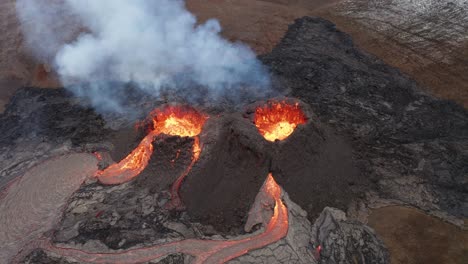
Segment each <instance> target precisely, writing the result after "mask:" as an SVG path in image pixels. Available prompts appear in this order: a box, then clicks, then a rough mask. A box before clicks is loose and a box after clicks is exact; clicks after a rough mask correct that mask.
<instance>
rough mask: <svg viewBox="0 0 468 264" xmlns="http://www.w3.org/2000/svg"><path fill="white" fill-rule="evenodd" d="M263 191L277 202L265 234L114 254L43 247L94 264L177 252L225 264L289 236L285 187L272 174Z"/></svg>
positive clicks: (138, 260) (198, 260) (142, 259)
mask: <svg viewBox="0 0 468 264" xmlns="http://www.w3.org/2000/svg"><path fill="white" fill-rule="evenodd" d="M260 191H261V192H263V193H264V194H265V196H266V197H268V198H269V199H273V200H274V209H273V216H272V217H271V219H270V221H269V223H268V224H267V226H266V228H265V230H264V231H263V232H262V233H260V234H257V235H254V236H251V237H247V238H243V239H238V240H227V241H221V240H197V239H187V240H182V241H177V242H172V243H168V244H162V245H157V246H152V247H146V248H138V249H131V250H127V251H119V252H111V253H108V252H107V253H98V252H86V251H82V250H78V249H73V248H64V247H57V246H54V245H51V244H49V243H48V242H46V241H44V242H43V244H42V245H41V247H42V248H43V249H44V250H46V251H49V252H51V253H54V254H57V255H59V256H66V257H69V258H72V259H75V260H78V261H83V262H90V263H141V262H147V261H151V260H155V259H159V258H161V257H164V256H167V255H170V254H174V253H184V254H188V255H191V256H194V257H195V261H194V263H195V264H201V263H207V264H209V263H225V262H227V261H229V260H231V259H234V258H236V257H239V256H242V255H244V254H246V253H248V252H249V251H252V250H255V249H259V248H263V247H265V246H267V245H269V244H271V243H274V242H276V241H278V240H280V239H282V238H283V237H285V236H286V235H287V233H288V227H289V226H288V209H287V207H286V206H285V204H284V203H283V201H282V199H281V194H282V192H281V188H280V186H279V185H278V184H277V183H276V182H275V180H274V179H273V176H272V175H271V174H270V175H268V177H267V179H266V181H265V183H264V185H263V186H262V189H261V190H260Z"/></svg>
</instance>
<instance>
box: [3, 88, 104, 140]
mask: <svg viewBox="0 0 468 264" xmlns="http://www.w3.org/2000/svg"><path fill="white" fill-rule="evenodd" d="M104 126H105V121H104V119H103V118H102V117H101V115H99V114H97V113H96V112H95V111H94V110H93V109H92V108H90V107H86V106H83V104H82V102H81V101H79V100H77V99H76V98H74V97H73V96H72V95H71V94H70V93H69V92H67V91H66V90H65V89H40V88H32V87H27V88H22V89H20V90H19V91H17V92H16V94H15V95H14V96H13V98H12V99H11V101H10V103H9V104H8V106H7V108H6V111H5V113H4V114H2V115H0V131H1V132H2V133H1V135H0V145H10V144H12V142H13V141H15V140H16V139H18V138H21V139H22V140H25V139H27V138H38V139H40V140H42V141H55V142H63V141H66V140H71V141H72V143H73V144H74V145H80V144H85V143H96V142H101V141H103V139H104V138H106V136H107V135H108V134H109V130H107V129H105V127H104Z"/></svg>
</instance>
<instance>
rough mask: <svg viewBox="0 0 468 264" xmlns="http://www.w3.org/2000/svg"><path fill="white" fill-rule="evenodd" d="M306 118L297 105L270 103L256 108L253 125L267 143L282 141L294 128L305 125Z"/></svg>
mask: <svg viewBox="0 0 468 264" xmlns="http://www.w3.org/2000/svg"><path fill="white" fill-rule="evenodd" d="M306 122H307V118H306V116H305V114H304V112H303V111H302V110H301V108H300V107H299V103H295V104H289V103H287V102H285V101H283V102H270V103H268V104H267V105H265V106H262V107H258V108H257V109H256V111H255V117H254V123H255V125H256V126H257V128H258V131H259V132H260V134H261V135H262V136H263V137H264V138H265V139H266V140H268V141H272V142H273V141H275V140H284V139H286V138H287V137H289V136H290V135H291V134H292V133H293V132H294V130H295V129H296V127H297V126H298V125H300V124H305V123H306Z"/></svg>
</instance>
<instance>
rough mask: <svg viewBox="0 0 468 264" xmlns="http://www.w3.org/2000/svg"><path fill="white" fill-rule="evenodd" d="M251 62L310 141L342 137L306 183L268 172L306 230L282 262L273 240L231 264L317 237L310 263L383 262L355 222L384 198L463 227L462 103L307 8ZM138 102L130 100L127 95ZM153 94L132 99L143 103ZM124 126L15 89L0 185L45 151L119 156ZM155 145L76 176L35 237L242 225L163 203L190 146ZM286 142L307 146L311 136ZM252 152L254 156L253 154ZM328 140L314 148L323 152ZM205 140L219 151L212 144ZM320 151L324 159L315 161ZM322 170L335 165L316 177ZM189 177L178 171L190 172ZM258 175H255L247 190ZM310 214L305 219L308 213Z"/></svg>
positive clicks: (162, 234) (118, 244)
mask: <svg viewBox="0 0 468 264" xmlns="http://www.w3.org/2000/svg"><path fill="white" fill-rule="evenodd" d="M261 59H262V61H263V62H264V63H265V64H266V65H267V66H268V67H269V68H270V70H271V72H272V75H273V77H274V80H275V86H276V87H278V90H281V91H284V92H283V95H285V96H288V97H295V98H298V99H300V100H302V101H303V102H305V104H308V105H309V106H310V110H311V112H312V113H313V115H314V116H315V117H316V118H317V120H316V121H317V124H319V123H320V129H321V130H324V131H327V132H326V133H325V134H326V135H328V136H325V137H322V138H321V140H325V141H324V142H325V143H321V144H322V145H333V146H338V147H339V146H342V149H341V150H342V151H341V152H340V155H342V157H340V158H339V159H336V155H334V154H333V153H334V152H331V154H330V153H328V154H325V153H324V154H323V155H322V156H320V155H321V153H320V152H319V153H318V155H319V157H322V158H323V157H325V159H324V160H325V161H323V162H322V161H320V162H319V164H320V166H321V169H320V170H304V171H305V172H304V173H306V174H307V175H303V177H304V178H305V179H310V180H307V181H297V182H295V181H294V179H292V178H291V179H289V178H288V173H284V175H283V176H281V175H279V177H278V178H279V179H278V182H279V183H280V184H281V185H282V186H283V187H284V189H285V191H286V192H287V193H288V194H289V197H291V200H292V202H295V203H297V204H298V205H299V206H300V207H301V208H302V209H304V210H305V212H307V218H306V217H305V216H306V214H305V212H304V211H302V210H301V209H300V208H298V207H297V208H296V207H295V205H293V204H292V203H290V204H289V207H290V208H289V209H290V212H292V211H295V213H291V215H296V216H297V219H299V220H297V221H298V222H300V223H301V224H299V225H297V226H296V227H295V228H297V229H299V230H301V231H300V232H305V233H307V234H306V236H307V238H305V239H304V238H302V239H292V238H289V240H288V239H286V240H284V241H282V242H281V241H280V242H278V243H279V245H286V246H287V248H290V249H291V252H293V253H291V254H287V256H285V257H284V256H283V257H284V258H282V257H281V256H278V254H279V252H278V251H283V252H284V250H278V248H281V247H278V246H277V245H276V246H272V248H271V247H267V248H266V249H264V250H263V251H260V252H259V251H254V252H252V253H249V255H250V256H244V259H242V257H241V258H239V259H238V260H237V261H238V262H237V263H310V262H305V257H304V256H305V255H307V254H309V257H310V256H311V255H313V254H314V253H315V251H314V250H316V247H317V246H318V245H322V246H324V249H323V252H321V256H319V257H318V258H317V259H320V261H322V263H338V261H340V260H341V261H344V262H341V263H354V262H353V261H354V260H355V259H359V260H361V261H362V263H387V262H388V261H389V260H388V256H387V253H386V250H385V247H384V246H383V245H382V243H381V241H380V240H379V239H378V238H376V237H375V235H374V234H373V231H372V230H371V229H370V228H368V227H366V226H364V225H363V224H362V222H363V223H365V222H366V221H367V214H368V213H369V209H371V208H377V207H381V206H384V205H389V204H397V205H407V206H411V207H414V208H418V209H421V210H423V211H425V212H428V213H430V214H432V215H435V216H437V217H440V218H442V219H443V220H445V221H448V222H451V223H453V224H455V225H458V226H462V225H463V221H462V219H463V218H466V217H468V200H467V199H468V198H467V197H468V195H467V194H468V162H467V160H468V112H467V111H466V110H464V109H463V108H462V107H461V106H459V105H457V104H456V103H453V102H450V101H445V100H440V99H435V98H433V97H431V96H429V95H427V94H425V93H424V92H422V90H421V89H420V87H419V86H418V85H417V84H416V83H415V82H414V81H413V80H411V79H409V78H408V77H406V76H405V75H403V74H401V73H400V72H399V71H398V70H396V69H394V68H392V67H389V66H387V65H385V64H384V63H382V62H381V61H380V60H379V59H377V58H375V57H373V56H371V55H369V54H366V53H364V52H362V51H360V50H359V49H357V48H356V47H355V46H354V45H353V42H352V40H351V39H350V37H349V36H348V35H346V34H344V33H342V32H339V31H337V30H336V28H335V27H334V25H333V24H331V23H330V22H328V21H325V20H323V19H319V18H310V17H306V18H303V19H299V20H297V21H296V22H295V24H294V25H292V26H290V28H289V31H288V33H287V34H286V36H285V37H284V38H283V40H282V41H281V43H280V44H279V45H278V46H277V47H276V48H275V49H274V50H273V51H272V52H271V53H269V54H267V55H264V56H262V57H261ZM138 101H139V100H136V101H135V102H134V103H135V104H139V102H138ZM162 103H163V102H162V101H155V102H151V103H149V104H145V105H143V106H142V109H143V112H145V110H147V112H149V111H150V110H151V109H152V108H154V107H156V106H158V105H161V104H162ZM244 121H245V120H244ZM312 121H313V120H312ZM246 122H248V120H247V121H246ZM311 125H312V126H313V125H314V123H313V122H312V123H311ZM132 129H133V123H131V122H128V121H127V120H124V119H121V118H118V117H117V116H115V117H111V116H101V115H99V114H96V113H95V112H94V111H93V110H92V109H91V108H89V107H86V106H83V102H82V101H81V100H79V99H76V98H73V97H72V96H71V95H70V94H68V93H66V92H65V91H64V90H60V89H59V90H42V89H37V88H24V89H22V90H20V91H18V92H17V93H16V95H15V96H14V98H13V100H12V101H11V102H10V104H9V105H8V106H7V110H6V111H5V113H4V114H3V115H1V116H0V132H1V133H0V147H1V154H0V155H1V156H0V168H1V171H0V177H1V178H0V189H1V188H2V187H3V186H5V184H6V183H7V182H8V181H9V180H11V179H12V178H14V177H16V176H18V175H21V174H23V173H24V172H25V171H26V170H27V169H29V168H31V167H32V166H34V165H35V164H38V163H40V162H41V161H43V160H45V159H47V158H48V157H52V156H57V155H61V154H64V153H69V152H95V151H99V152H102V153H105V152H110V153H111V155H112V157H113V158H114V159H118V158H119V156H120V157H121V156H122V155H125V154H122V153H128V152H130V151H131V149H132V148H133V147H135V145H136V144H138V140H139V139H141V137H142V134H139V133H136V132H130V131H133V130H132ZM125 131H129V132H128V134H126V137H127V139H122V135H123V134H124V135H125ZM296 132H301V130H300V129H299V130H298V131H296ZM322 133H323V132H322ZM237 134H240V135H242V133H237ZM312 135H314V134H312ZM292 139H293V138H292ZM166 140H167V139H166ZM243 140H244V141H242V140H238V139H235V138H234V139H233V141H232V142H234V143H236V144H241V143H242V142H249V140H255V139H245V138H243ZM327 140H328V141H327ZM168 142H169V144H167V145H166V146H165V148H166V149H165V150H164V151H160V152H158V151H155V153H154V154H153V155H154V160H153V161H152V162H150V166H149V167H148V168H147V169H146V170H145V171H144V172H143V173H142V175H140V177H138V178H137V179H135V180H134V181H132V182H130V183H127V184H124V185H120V186H111V187H108V186H101V185H99V184H97V183H94V182H87V183H85V184H84V185H83V186H82V187H81V188H80V189H79V190H78V191H77V192H76V193H75V194H74V195H73V196H72V198H71V199H70V203H69V204H68V206H67V208H66V209H65V213H64V216H63V219H62V221H61V223H60V224H59V226H57V228H56V230H54V231H55V232H53V234H52V235H50V234H49V235H50V236H51V237H52V238H53V241H54V242H57V243H65V244H69V245H80V246H83V247H84V248H86V247H94V248H104V249H128V248H131V247H135V246H148V245H152V244H154V243H161V241H172V240H177V239H186V238H205V237H212V236H219V237H224V238H227V237H235V236H238V235H245V234H246V232H245V230H243V228H242V227H243V225H244V224H245V222H246V221H247V219H246V217H239V219H235V220H232V219H226V218H225V217H224V218H223V217H219V218H216V219H219V222H218V223H216V222H214V223H213V222H210V223H204V221H205V222H206V221H207V220H206V219H200V218H199V217H197V215H196V214H195V215H191V214H190V212H191V210H190V206H189V208H188V209H189V211H188V212H173V211H168V210H166V209H165V208H164V204H165V203H167V201H168V198H169V197H168V193H167V192H165V191H164V189H167V188H168V186H169V185H170V184H171V182H172V181H171V180H169V179H168V177H163V176H164V174H167V175H169V174H171V173H169V172H170V171H171V170H173V171H174V174H172V175H176V174H177V172H178V171H180V170H182V168H183V167H184V166H185V163H187V159H188V158H189V151H190V150H189V148H190V144H189V143H190V142H186V140H183V139H177V138H175V139H169V141H168ZM171 142H172V143H171ZM228 142H230V141H228ZM239 142H240V143H239ZM298 142H299V143H297V144H307V142H312V143H314V142H317V140H310V141H307V140H305V139H300V140H298ZM284 143H287V142H284ZM312 143H311V144H312ZM154 144H155V146H156V149H157V150H159V149H161V147H158V142H157V141H156V143H154ZM275 144H276V143H275ZM297 144H296V145H297ZM314 144H316V143H314ZM322 145H321V146H322ZM307 147H308V146H307V145H305V146H304V149H307ZM252 148H253V149H254V150H255V151H257V152H258V151H264V150H265V149H264V148H263V147H258V148H257V149H255V147H252ZM335 148H336V147H330V148H326V150H330V151H337V150H336V149H335ZM179 149H181V154H180V157H179V159H180V161H179V162H176V163H174V164H176V165H174V166H173V167H170V166H171V165H169V167H170V168H169V167H168V164H171V163H170V162H161V160H167V161H171V160H172V159H174V157H175V155H176V152H177V151H178V150H179ZM213 149H214V150H217V149H218V150H220V151H224V152H226V149H225V148H224V147H223V145H222V144H221V145H220V146H218V145H215V147H214V148H213ZM320 149H323V148H320ZM338 151H339V150H338ZM292 152H293V150H285V151H284V153H286V154H287V153H292ZM280 153H281V151H280ZM158 155H159V156H158ZM238 155H243V153H240V154H238ZM327 155H330V156H331V157H334V158H335V159H332V158H326V157H327ZM273 156H274V155H273ZM314 157H315V156H314ZM159 158H160V159H159ZM221 158H223V157H221ZM284 158H285V159H287V157H284ZM272 159H273V160H274V159H275V158H272ZM340 159H342V160H340ZM276 160H278V157H276ZM317 160H321V159H319V158H317ZM201 161H203V157H202V158H201ZM158 162H159V163H158ZM184 162H185V163H184ZM304 162H306V161H304ZM276 163H277V164H280V165H277V166H274V167H273V169H277V170H278V171H281V167H282V166H286V165H287V164H286V165H281V162H280V161H277V162H276ZM203 164H210V163H209V161H207V162H204V163H203ZM221 164H222V163H221ZM101 165H105V164H101ZM305 165H307V164H305ZM349 168H351V169H349ZM267 169H272V167H270V168H267ZM261 170H262V168H260V169H259V171H261ZM158 171H163V172H164V173H162V174H163V175H162V176H161V175H159V176H158V175H155V176H154V177H153V176H152V175H153V174H157V173H158ZM209 171H210V170H208V172H209ZM195 172H196V170H195ZM202 172H203V170H202ZM330 172H336V173H334V174H333V177H330V176H331V175H330ZM347 172H348V173H351V174H349V175H348V174H347ZM279 173H280V172H279ZM194 174H196V175H197V176H198V175H200V173H194ZM190 176H191V175H188V177H189V178H188V181H193V180H194V179H193V178H190ZM265 176H266V175H265ZM290 177H298V176H297V175H293V176H290ZM157 178H160V179H163V178H164V181H157V180H155V179H157ZM207 179H209V177H208V178H207ZM260 183H261V181H257V182H256V183H255V185H256V187H259V185H260ZM307 184H309V185H310V186H307ZM198 189H202V188H201V187H198ZM204 191H206V190H204ZM184 192H185V191H184ZM184 192H182V194H184ZM203 195H207V194H206V193H201V194H200V197H203ZM231 195H232V194H231ZM250 195H252V194H250ZM182 198H183V197H182ZM253 198H254V197H248V199H241V200H240V202H241V203H244V204H243V206H244V207H242V208H244V210H247V209H246V208H245V207H246V206H247V208H248V207H249V206H250V205H251V204H252V203H253ZM288 199H289V198H288ZM219 202H222V199H221V200H220V201H219ZM326 206H328V207H336V208H339V209H341V210H343V211H345V212H347V217H346V216H345V215H344V213H343V212H341V211H339V210H337V209H326V210H325V211H323V209H324V208H325V207H326ZM227 209H230V210H232V208H227ZM209 213H210V214H213V212H209ZM193 216H195V217H193ZM227 220H231V221H234V222H231V223H230V227H232V228H230V227H226V228H224V229H223V228H220V227H222V225H223V224H224V223H225V222H226V221H227ZM200 221H201V223H200ZM359 221H361V223H360V222H359ZM208 222H209V221H208ZM293 222H294V221H293ZM314 222H315V225H314V226H312V225H311V224H310V223H314ZM217 224H218V226H217ZM320 226H322V227H323V226H325V227H326V228H319V227H320ZM291 230H293V229H291V228H290V232H291V233H294V232H293V231H291ZM313 230H315V231H313ZM318 230H320V231H318ZM254 231H255V230H254ZM300 232H299V231H298V233H300ZM288 236H289V235H288ZM334 238H335V240H334ZM90 241H92V243H91V244H89V243H90ZM285 241H287V242H285ZM291 241H292V242H291ZM298 241H299V242H298ZM301 241H302V242H301ZM304 241H306V242H304ZM87 243H88V245H87ZM93 243H94V244H93ZM304 243H305V244H304ZM291 245H293V246H291ZM356 245H363V246H356ZM301 248H307V249H308V250H310V252H308V253H301V254H299V253H297V252H302V251H301ZM275 249H276V250H275ZM343 252H344V254H342V253H343ZM304 254H305V255H304ZM270 257H271V258H270ZM311 259H312V258H311ZM313 259H315V257H314V258H313ZM190 260H191V259H190V258H189V257H187V256H182V255H173V256H169V257H168V258H166V259H163V260H160V261H161V262H160V263H186V262H189V261H190ZM293 260H294V261H293ZM309 260H310V259H309ZM28 261H29V263H52V262H56V263H68V261H69V260H65V259H61V258H60V257H57V256H49V255H48V254H47V253H44V252H42V251H36V252H34V253H33V254H32V255H30V256H29V257H28V259H27V260H26V262H28ZM235 261H236V260H235ZM313 261H315V260H313Z"/></svg>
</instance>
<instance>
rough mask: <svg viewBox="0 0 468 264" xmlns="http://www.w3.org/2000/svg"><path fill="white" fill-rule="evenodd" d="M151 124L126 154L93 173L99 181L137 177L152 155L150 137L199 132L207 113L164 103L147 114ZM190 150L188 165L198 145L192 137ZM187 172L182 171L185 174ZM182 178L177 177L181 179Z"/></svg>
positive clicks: (188, 135)
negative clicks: (149, 114) (140, 139)
mask: <svg viewBox="0 0 468 264" xmlns="http://www.w3.org/2000/svg"><path fill="white" fill-rule="evenodd" d="M151 117H152V122H153V127H152V129H151V131H150V132H149V134H148V135H147V136H146V137H145V138H143V140H142V141H141V142H140V144H139V145H138V147H136V148H135V149H134V150H133V151H132V152H131V153H130V154H129V155H128V156H127V157H125V158H124V159H123V160H121V161H120V162H119V163H116V164H113V165H111V166H109V167H108V168H106V169H105V170H103V171H99V172H98V173H97V175H96V176H97V178H98V180H99V181H100V182H101V183H103V184H121V183H124V182H127V181H130V180H132V179H133V178H135V177H136V176H138V175H139V174H140V173H141V172H142V171H143V170H144V169H145V168H146V166H147V165H148V162H149V160H150V158H151V155H152V154H153V144H152V143H153V140H154V138H155V137H156V136H158V135H160V134H165V135H169V136H180V137H196V136H197V135H198V134H200V133H201V130H202V128H203V125H204V124H205V121H206V119H207V118H208V117H207V116H205V115H203V114H200V113H199V112H197V111H196V110H195V109H193V108H191V107H182V106H167V107H165V108H163V109H156V110H154V111H153V112H152V113H151ZM194 144H196V146H195V145H194V148H193V149H194V152H193V157H194V158H192V163H191V165H190V168H191V167H192V166H193V163H195V162H196V161H197V160H198V156H199V154H200V147H199V143H198V138H196V139H195V143H194ZM186 174H188V171H187V173H185V175H186ZM184 177H185V176H183V177H179V179H180V178H182V179H180V181H181V182H182V180H183V178H184Z"/></svg>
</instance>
